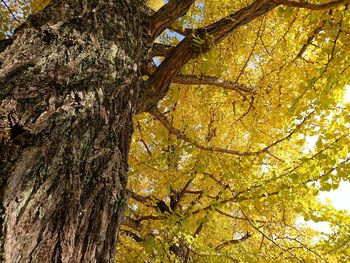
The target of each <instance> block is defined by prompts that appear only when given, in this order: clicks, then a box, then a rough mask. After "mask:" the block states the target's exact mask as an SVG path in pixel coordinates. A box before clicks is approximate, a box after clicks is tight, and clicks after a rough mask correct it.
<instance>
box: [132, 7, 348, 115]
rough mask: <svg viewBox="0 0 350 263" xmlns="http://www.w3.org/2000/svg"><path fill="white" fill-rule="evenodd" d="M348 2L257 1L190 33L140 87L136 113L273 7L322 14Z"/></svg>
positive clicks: (150, 105) (146, 108) (147, 107)
mask: <svg viewBox="0 0 350 263" xmlns="http://www.w3.org/2000/svg"><path fill="white" fill-rule="evenodd" d="M175 2H176V1H174V0H173V1H172V2H170V3H172V4H174V3H175ZM188 2H189V1H183V3H182V4H178V3H177V5H179V6H181V7H184V6H186V3H187V4H188ZM349 2H350V0H339V1H333V2H330V3H326V4H320V5H316V4H309V3H305V2H301V3H300V2H294V1H286V0H273V1H271V0H257V1H255V2H253V3H252V4H251V5H249V6H247V7H244V8H242V9H240V10H238V11H237V12H235V13H233V14H231V15H229V16H227V17H224V18H222V19H220V20H219V21H217V22H215V23H213V24H211V25H208V26H206V27H204V28H200V29H197V30H194V31H193V33H192V34H191V35H187V36H186V37H185V39H184V40H182V41H181V42H180V44H179V45H177V47H176V48H175V49H174V50H172V51H171V52H170V53H169V55H168V57H167V58H166V59H165V60H164V61H163V62H162V64H161V65H160V66H159V67H158V68H157V70H156V71H155V72H154V74H153V75H152V76H151V77H150V78H149V79H148V80H147V82H146V83H145V84H144V86H145V87H144V89H143V94H141V97H140V103H139V105H138V112H143V111H147V110H148V109H149V108H151V107H153V106H155V105H156V104H157V102H158V101H159V100H161V99H162V98H163V97H164V96H165V94H166V93H167V92H168V90H169V85H170V83H171V82H172V80H173V78H174V77H175V76H176V75H177V74H178V73H179V72H180V70H181V68H182V67H183V65H185V64H186V63H187V62H188V61H189V60H190V59H193V58H196V57H198V56H199V55H200V54H203V53H206V52H208V51H209V50H210V49H211V48H212V47H213V46H214V45H217V44H218V43H219V42H221V41H222V40H223V39H224V38H225V37H227V36H228V35H229V34H231V33H232V32H234V31H235V30H237V29H238V28H240V27H242V26H244V25H246V24H248V23H249V22H251V21H253V20H254V19H256V18H258V17H260V16H262V15H264V14H266V13H268V12H269V11H271V10H273V9H274V8H276V7H277V6H279V5H282V4H283V5H288V6H292V7H299V8H308V9H312V10H322V9H327V8H332V7H334V6H337V5H342V4H347V3H349ZM170 3H169V4H170ZM169 4H168V5H169ZM168 5H166V6H168ZM166 6H164V7H163V8H164V10H163V11H161V10H159V11H158V12H157V13H159V14H158V15H159V16H161V15H160V14H161V13H166V12H165V11H166ZM167 8H169V7H167ZM160 12H161V13H160ZM157 13H156V14H157ZM156 14H155V15H154V17H153V19H155V18H156ZM171 17H173V16H171ZM155 20H156V19H155ZM169 23H170V22H169ZM154 24H155V23H153V25H154ZM163 24H164V25H163V26H162V28H163V27H164V28H165V27H166V26H165V24H166V23H164V22H163ZM153 27H154V26H153ZM153 30H154V29H153ZM198 39H199V40H200V41H201V42H202V43H201V44H200V45H198Z"/></svg>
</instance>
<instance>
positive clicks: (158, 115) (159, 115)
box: [148, 108, 314, 156]
mask: <svg viewBox="0 0 350 263" xmlns="http://www.w3.org/2000/svg"><path fill="white" fill-rule="evenodd" d="M148 112H149V113H151V114H152V115H153V116H154V117H156V118H157V119H158V120H159V121H160V122H161V123H162V124H163V126H164V127H165V128H167V129H168V131H169V132H170V133H171V134H173V135H175V136H176V137H177V138H178V139H180V140H183V141H185V142H188V143H190V144H192V145H194V146H195V147H197V148H198V149H200V150H203V151H210V152H219V153H226V154H232V155H237V156H254V155H259V154H263V153H268V150H269V149H270V148H272V147H274V146H276V145H277V144H279V143H281V142H283V141H285V140H288V139H289V138H290V137H292V136H293V134H294V133H295V132H297V131H298V130H299V129H300V128H301V127H302V126H303V125H304V123H305V122H306V121H307V120H308V119H309V118H310V117H311V115H312V114H313V113H314V111H313V112H311V113H310V114H308V115H307V116H306V117H305V118H304V119H303V120H302V121H301V122H300V123H299V124H298V125H297V126H296V128H295V129H293V130H292V131H291V132H290V133H288V134H287V135H286V136H285V137H283V138H281V139H279V140H277V141H275V142H273V143H272V144H270V145H268V146H266V147H264V148H262V149H260V150H257V151H244V152H241V151H237V150H232V149H227V148H221V147H216V146H206V145H202V144H200V143H199V142H197V141H196V140H194V139H192V138H190V137H188V136H187V135H186V134H184V133H183V132H182V131H180V130H179V129H177V128H175V127H173V126H172V125H171V124H170V123H169V121H168V119H167V118H166V117H165V116H164V114H162V113H161V112H160V111H159V110H158V109H157V108H152V109H150V110H149V111H148Z"/></svg>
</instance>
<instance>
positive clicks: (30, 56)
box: [0, 0, 147, 263]
mask: <svg viewBox="0 0 350 263" xmlns="http://www.w3.org/2000/svg"><path fill="white" fill-rule="evenodd" d="M140 5H141V2H140V0H114V1H109V0H99V1H92V0H65V1H62V0H57V1H53V3H52V4H50V6H49V7H47V8H46V9H45V10H44V11H43V12H42V13H40V14H37V15H33V16H32V17H30V19H29V20H28V21H27V22H26V23H25V24H24V25H22V26H21V27H20V28H19V29H18V30H17V32H16V34H15V36H14V40H13V41H12V43H11V44H8V45H7V47H6V48H5V49H4V50H3V51H1V50H0V52H1V53H0V103H1V104H0V141H1V142H0V149H1V150H0V163H1V164H0V165H1V166H0V167H1V169H0V171H1V175H0V197H1V202H0V215H1V217H0V237H1V238H0V262H3V261H5V262H11V263H12V262H112V261H114V256H115V255H114V254H115V247H116V241H117V233H118V229H119V225H120V222H121V219H122V216H123V210H124V208H125V204H126V193H125V187H126V181H127V169H128V167H127V155H128V151H129V144H130V139H131V136H132V131H133V128H132V118H133V115H134V113H135V111H136V103H137V99H138V98H137V97H138V94H139V93H140V92H139V87H140V85H139V81H140V68H141V65H142V64H143V60H144V58H145V57H146V52H147V50H146V49H147V48H146V46H147V45H146V44H145V41H144V39H143V35H142V27H141V24H142V23H143V22H144V21H142V19H141V15H140V12H139V7H140Z"/></svg>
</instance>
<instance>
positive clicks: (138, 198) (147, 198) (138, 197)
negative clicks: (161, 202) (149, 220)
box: [126, 189, 156, 203]
mask: <svg viewBox="0 0 350 263" xmlns="http://www.w3.org/2000/svg"><path fill="white" fill-rule="evenodd" d="M126 192H127V194H128V195H129V196H130V197H131V198H132V199H134V200H136V201H138V202H140V203H146V202H148V201H155V200H156V199H155V197H153V196H142V195H139V194H137V193H135V192H133V191H131V190H129V189H127V190H126Z"/></svg>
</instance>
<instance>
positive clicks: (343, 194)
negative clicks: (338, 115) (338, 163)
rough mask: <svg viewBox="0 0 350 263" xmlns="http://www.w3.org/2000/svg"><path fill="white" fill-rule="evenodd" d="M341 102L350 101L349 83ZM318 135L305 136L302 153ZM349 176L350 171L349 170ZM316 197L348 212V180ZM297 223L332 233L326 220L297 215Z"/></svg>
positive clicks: (349, 192) (349, 208) (349, 195)
mask: <svg viewBox="0 0 350 263" xmlns="http://www.w3.org/2000/svg"><path fill="white" fill-rule="evenodd" d="M343 103H344V104H346V103H350V85H346V86H345V93H344V97H343ZM332 117H333V114H332V115H330V116H328V120H329V121H331V120H332ZM318 138H319V135H315V136H306V138H305V146H304V149H303V153H304V154H308V153H310V152H313V149H314V148H315V146H316V142H317V140H318ZM349 176H350V172H349ZM318 199H319V200H320V202H321V203H323V204H331V205H333V207H334V208H335V209H337V210H346V211H348V212H349V213H350V182H344V181H342V182H340V184H339V187H338V189H336V190H332V191H329V192H325V191H322V192H320V194H319V195H318ZM296 224H297V225H306V226H308V227H311V228H312V229H314V230H316V231H318V232H323V233H332V230H331V227H330V225H329V223H328V222H317V223H316V222H314V221H312V220H309V221H305V220H304V218H303V217H299V218H297V220H296Z"/></svg>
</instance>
